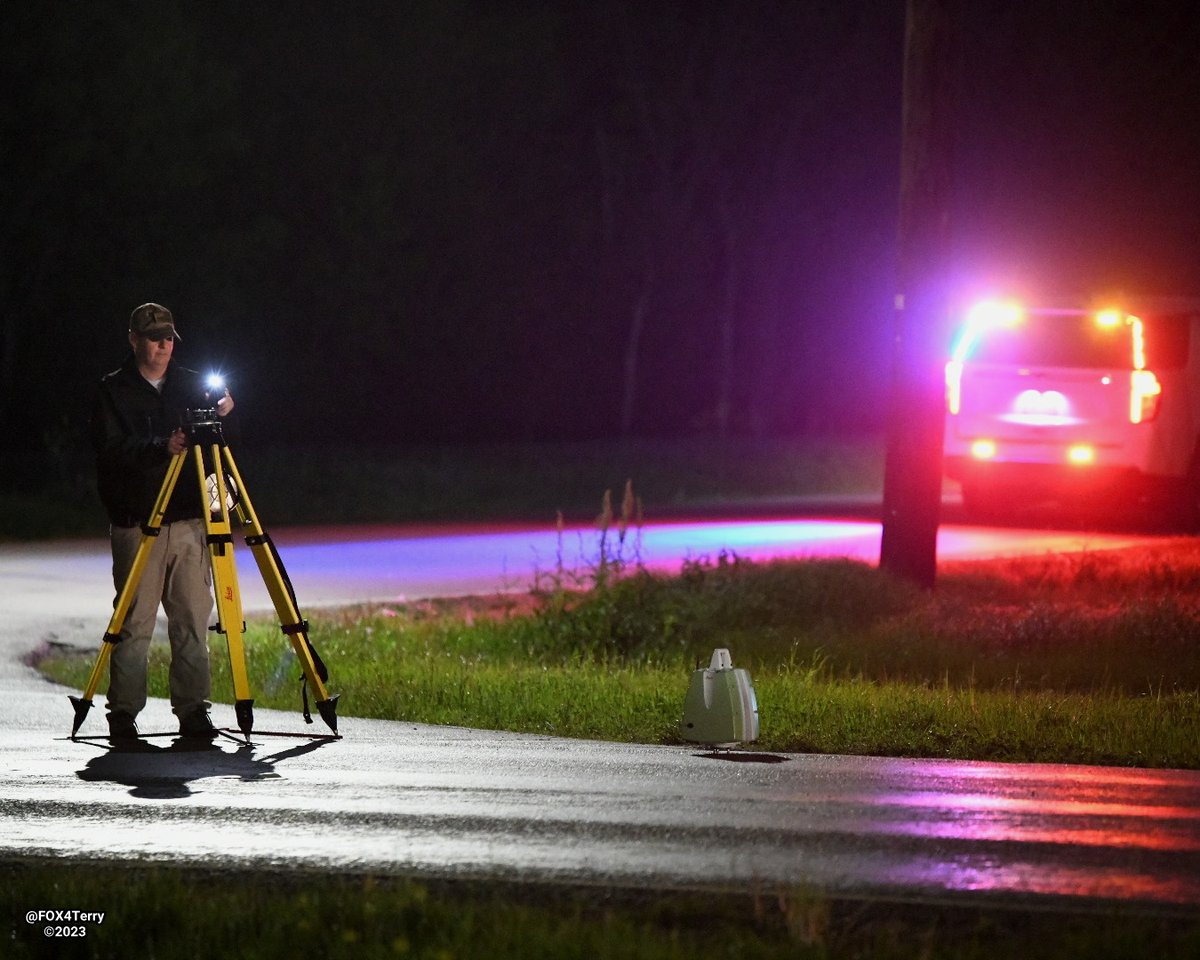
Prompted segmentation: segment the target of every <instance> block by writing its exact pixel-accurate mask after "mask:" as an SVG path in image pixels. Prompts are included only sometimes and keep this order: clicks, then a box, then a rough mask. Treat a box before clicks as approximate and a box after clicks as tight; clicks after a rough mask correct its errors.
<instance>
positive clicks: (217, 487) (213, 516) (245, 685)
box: [69, 407, 340, 741]
mask: <svg viewBox="0 0 1200 960" xmlns="http://www.w3.org/2000/svg"><path fill="white" fill-rule="evenodd" d="M184 420H185V424H184V430H185V432H186V433H187V439H188V446H187V447H186V448H185V449H184V450H182V451H181V452H180V453H178V454H175V455H174V456H173V457H172V458H171V460H170V462H169V463H168V465H167V473H166V476H165V477H164V478H163V482H162V487H161V488H160V489H159V491H158V498H157V499H156V500H155V502H154V508H153V510H152V511H151V513H150V519H149V520H148V521H147V522H146V523H145V524H143V525H142V539H141V543H140V544H139V545H138V549H137V553H136V554H135V555H134V560H133V566H132V568H131V569H130V571H129V576H128V577H126V578H125V584H124V586H123V587H122V588H121V591H120V593H119V594H118V595H117V600H116V603H115V604H114V607H113V615H112V619H111V620H109V622H108V629H107V630H105V632H104V642H103V643H102V644H101V646H100V653H99V655H98V656H97V657H96V663H95V666H93V667H92V673H91V676H90V677H89V678H88V682H87V688H86V689H85V690H84V692H83V696H82V697H69V699H70V701H71V703H72V704H73V705H74V707H75V725H74V726H73V727H72V728H71V736H72V737H74V736H75V735H76V734H77V733H78V732H79V728H80V727H81V726H82V725H83V721H84V719H85V718H86V717H87V715H88V711H89V710H91V708H92V697H93V696H94V695H95V693H96V687H97V686H98V685H99V683H100V678H101V677H102V676H103V674H104V672H105V669H106V667H107V666H108V661H109V658H110V657H111V656H112V648H113V645H114V644H117V643H119V642H120V641H121V636H120V634H121V628H122V626H124V624H125V617H126V615H127V614H128V613H129V608H130V605H131V604H132V602H133V597H134V595H135V593H136V592H137V586H138V583H139V581H140V580H141V577H142V573H143V572H144V571H145V568H146V561H147V560H148V559H149V556H150V551H151V549H152V548H153V546H154V539H155V537H157V536H158V534H159V531H160V529H161V527H162V521H163V517H164V515H165V514H166V512H167V505H168V504H169V503H170V502H171V494H172V493H174V491H175V486H176V484H177V483H178V481H179V477H180V475H181V474H182V473H183V470H184V461H185V460H187V459H188V458H189V456H190V457H191V459H192V462H193V464H194V465H195V468H196V479H197V481H198V482H199V484H200V501H201V504H202V512H203V514H204V525H205V530H206V533H207V538H206V539H207V544H208V555H209V563H210V565H211V567H212V576H213V592H214V594H215V598H216V610H217V623H216V626H213V627H210V628H209V629H210V630H213V631H215V632H217V633H223V634H224V635H225V640H226V644H227V645H228V648H229V667H230V673H231V675H232V678H233V693H234V705H233V709H234V713H235V715H236V717H237V724H238V727H239V729H241V731H242V733H243V735H244V736H245V737H246V739H247V741H249V739H250V731H251V729H252V728H253V726H254V701H253V699H251V697H250V681H249V679H248V678H247V675H246V650H245V645H244V643H243V641H242V635H243V633H244V632H245V630H246V622H245V619H244V617H243V615H242V600H241V594H240V593H239V591H238V580H237V567H236V565H235V563H234V556H233V532H232V526H231V523H230V515H231V512H232V513H233V514H236V516H237V519H238V521H239V523H240V524H241V525H242V526H243V527H246V528H248V530H249V533H248V534H247V535H246V537H245V542H246V545H247V546H248V547H249V548H250V551H251V553H253V555H254V560H255V562H256V563H257V564H258V569H259V572H260V573H261V574H262V578H263V583H264V584H265V585H266V588H267V592H268V593H269V594H270V595H271V602H272V603H273V604H274V606H275V612H276V613H277V614H278V616H279V622H280V625H281V629H282V630H283V633H284V634H285V635H286V636H287V637H288V639H289V640H291V643H292V648H293V649H294V650H295V651H296V657H297V659H298V660H299V661H300V668H301V670H302V672H303V676H302V677H301V681H300V683H301V696H302V699H303V705H304V709H303V714H304V720H305V722H306V723H312V722H313V721H312V716H311V714H310V713H309V710H308V687H309V686H311V687H312V690H313V694H314V697H315V699H316V706H317V710H318V712H319V713H320V714H321V719H322V720H324V721H325V723H326V724H327V725H328V727H329V729H330V730H332V731H333V734H334V736H340V734H338V732H337V701H338V698H337V697H336V696H335V697H331V696H329V693H328V691H327V690H326V689H325V681H326V680H328V679H329V672H328V670H327V669H326V668H325V664H324V663H323V662H322V661H321V658H320V656H319V655H318V654H317V651H316V649H315V648H314V647H313V645H312V643H311V642H310V641H309V639H308V621H307V620H304V619H302V618H301V616H300V611H299V609H298V605H297V603H296V595H295V592H294V591H293V589H292V584H291V581H290V580H289V579H288V576H287V573H286V572H285V570H284V568H283V561H282V560H281V559H280V557H279V552H278V551H277V550H276V549H275V544H274V543H273V542H272V541H271V538H270V537H269V536H267V534H266V533H265V532H264V531H263V528H262V525H261V524H260V523H259V522H258V517H257V515H256V514H255V513H254V508H253V506H252V505H251V503H250V496H249V494H248V493H247V492H246V485H245V484H244V483H243V482H242V477H241V475H240V474H239V473H238V469H237V464H236V463H234V459H233V453H232V452H231V451H230V449H229V446H228V445H227V444H226V442H225V436H224V433H223V432H222V429H221V422H220V419H219V417H218V415H217V411H216V408H215V407H206V408H202V409H189V410H187V411H185V414H184Z"/></svg>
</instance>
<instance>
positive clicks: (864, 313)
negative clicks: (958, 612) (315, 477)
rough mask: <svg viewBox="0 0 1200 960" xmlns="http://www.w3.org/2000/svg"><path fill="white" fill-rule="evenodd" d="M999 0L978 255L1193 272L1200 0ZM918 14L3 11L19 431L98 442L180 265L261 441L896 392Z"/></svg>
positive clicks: (996, 264)
mask: <svg viewBox="0 0 1200 960" xmlns="http://www.w3.org/2000/svg"><path fill="white" fill-rule="evenodd" d="M1153 6H1154V5H1153V4H1151V5H1150V7H1153ZM968 7H969V8H970V11H969V12H970V19H969V22H964V30H963V34H964V36H965V38H966V40H965V44H966V49H965V50H964V52H963V57H964V62H965V64H966V68H965V70H964V80H963V83H964V90H963V101H964V103H965V107H964V116H963V118H962V134H961V138H962V149H961V152H960V156H961V157H962V158H963V160H962V163H961V167H960V169H958V170H957V171H956V177H957V180H958V189H959V194H960V201H959V203H958V205H957V206H956V218H957V221H958V222H957V223H956V228H957V229H958V231H959V234H960V236H961V237H962V245H961V250H962V270H963V273H964V275H968V274H971V273H972V272H973V271H979V272H983V273H986V274H989V275H995V276H1000V275H1003V274H1005V272H1006V271H1007V272H1008V273H1009V274H1014V275H1019V274H1021V272H1022V271H1026V272H1029V271H1030V270H1032V268H1035V267H1039V266H1044V265H1045V264H1048V263H1051V262H1054V263H1057V264H1059V266H1057V267H1055V269H1056V270H1058V271H1059V272H1060V273H1063V274H1065V273H1066V272H1068V271H1073V276H1072V280H1073V281H1078V282H1079V283H1080V284H1081V285H1082V284H1085V283H1087V282H1089V281H1090V279H1091V278H1094V277H1097V276H1103V277H1105V278H1106V282H1107V279H1108V278H1112V282H1114V283H1117V282H1119V283H1122V284H1128V285H1136V284H1145V283H1147V282H1150V283H1154V284H1159V285H1169V286H1174V287H1178V286H1179V285H1181V284H1182V283H1186V282H1187V281H1186V277H1183V278H1182V279H1181V275H1184V274H1186V273H1187V271H1188V269H1189V268H1190V263H1191V262H1193V261H1194V259H1195V252H1196V247H1197V244H1198V243H1200V239H1198V238H1197V236H1196V233H1197V231H1196V217H1195V213H1194V210H1195V209H1196V206H1195V204H1194V202H1190V201H1194V194H1195V183H1196V176H1195V175H1196V172H1197V171H1196V159H1195V158H1196V156H1198V155H1200V154H1198V153H1197V151H1196V150H1195V149H1194V147H1195V146H1196V144H1195V136H1196V130H1197V128H1198V127H1200V125H1198V124H1196V123H1195V117H1194V116H1193V115H1192V114H1193V113H1194V111H1195V109H1196V106H1195V105H1196V103H1197V102H1200V101H1198V98H1197V97H1196V96H1195V93H1196V81H1197V75H1198V71H1197V67H1196V64H1195V55H1194V50H1195V49H1197V45H1196V44H1195V43H1194V42H1188V40H1187V38H1189V37H1191V38H1194V37H1195V21H1196V16H1195V14H1192V13H1191V12H1190V8H1187V7H1184V6H1182V5H1178V4H1174V5H1169V6H1168V5H1165V4H1164V5H1163V10H1164V11H1172V12H1171V13H1170V14H1169V16H1168V14H1167V13H1163V15H1162V16H1159V15H1158V14H1157V13H1149V14H1148V13H1146V11H1147V9H1149V8H1148V7H1147V6H1146V5H1145V4H1132V3H1114V4H1104V5H1099V4H1093V3H1087V2H1084V0H1068V2H1064V3H1060V4H1055V5H1051V7H1052V9H1051V8H1050V7H1046V6H1045V5H1044V4H1037V3H1033V2H1032V0H1028V2H1026V0H1018V2H1005V3H1001V2H999V0H995V2H992V0H989V2H987V3H983V4H966V5H963V9H964V10H965V9H966V8H968ZM903 15H904V10H903V3H899V2H898V3H895V4H891V3H876V2H869V0H861V2H846V0H741V2H717V0H687V2H685V0H656V2H654V3H642V2H635V0H602V2H597V3H583V2H579V3H573V2H561V3H544V2H533V0H530V2H522V0H507V2H482V0H405V2H403V3H369V2H353V0H351V2H346V3H339V4H333V3H328V2H320V0H296V2H291V3H287V4H282V3H253V4H247V3H241V2H232V0H211V2H206V3H203V4H198V3H190V2H183V0H161V2H157V3H153V4H151V3H138V2H116V0H112V2H95V0H93V2H87V3H83V2H74V0H61V2H49V3H45V4H24V5H18V6H17V7H15V8H14V9H13V10H11V11H6V23H5V29H4V30H3V31H0V53H2V54H3V56H0V82H2V83H3V90H4V91H5V93H4V94H3V98H2V109H3V113H2V119H0V122H2V124H3V127H2V130H0V134H2V136H0V191H2V193H0V416H2V417H3V422H4V425H5V428H4V433H3V436H4V446H5V447H6V448H7V449H11V450H21V449H30V448H37V447H39V446H44V445H46V444H54V443H68V442H71V439H72V437H74V436H75V435H76V431H77V430H78V425H79V423H80V420H81V418H82V417H83V416H84V415H85V413H86V406H87V402H88V397H89V394H90V389H91V384H92V383H93V382H94V380H95V378H96V377H97V376H98V375H99V374H100V373H102V372H104V371H105V370H107V369H110V368H111V367H113V366H115V365H116V363H117V362H119V360H120V359H121V356H122V353H123V331H124V324H125V320H126V318H127V316H128V313H129V310H130V309H131V308H132V307H133V306H134V305H136V304H137V303H139V302H142V301H143V300H147V299H155V300H159V301H161V302H164V303H167V304H168V305H169V306H171V307H172V309H173V310H175V312H176V314H177V317H178V319H179V322H180V327H181V331H182V333H183V337H184V340H183V342H182V344H181V345H180V356H181V358H182V359H184V360H185V362H189V363H191V364H193V365H201V364H208V363H212V364H214V365H219V366H223V367H224V368H225V369H226V370H227V372H228V373H229V374H230V376H231V379H232V381H233V384H234V389H235V391H236V393H237V396H238V401H239V411H240V414H241V416H242V417H243V422H244V426H245V428H246V429H247V431H249V432H251V433H252V434H253V435H255V436H256V437H258V438H270V437H274V436H280V437H309V438H313V439H317V440H324V439H347V440H362V441H371V442H375V441H387V442H393V441H400V442H405V441H414V440H455V439H484V438H514V439H530V438H533V439H553V438H587V437H598V436H606V437H612V436H619V435H622V434H626V435H630V434H637V435H667V434H671V435H682V434H694V433H705V434H710V435H715V434H756V435H778V434H796V433H801V432H805V431H812V430H821V429H823V430H828V429H838V428H840V429H856V428H860V427H863V426H877V425H878V424H879V423H880V422H881V419H882V418H881V411H882V406H883V404H884V402H885V401H886V386H887V379H888V378H887V356H888V350H887V329H888V324H889V321H890V309H891V297H892V293H893V292H894V288H893V282H894V281H893V270H894V262H893V261H894V251H895V232H896V205H897V186H898V130H899V104H900V85H899V78H900V55H901V49H902V42H901V39H902V38H901V33H902V28H903ZM964 16H965V14H964ZM1170 17H1174V19H1173V20H1172V19H1170ZM1180 40H1182V42H1176V41H1180ZM1130 51H1132V53H1130ZM1134 139H1136V141H1137V144H1136V149H1135V148H1134V146H1135V145H1134V144H1132V143H1131V140H1134ZM1189 202H1190V205H1189ZM1082 219H1087V220H1088V221H1089V226H1088V227H1087V228H1082V227H1080V226H1078V225H1077V224H1078V223H1079V222H1080V221H1081V220H1082ZM1147 238H1152V239H1151V240H1147ZM1035 272H1036V271H1035Z"/></svg>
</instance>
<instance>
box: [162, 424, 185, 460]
mask: <svg viewBox="0 0 1200 960" xmlns="http://www.w3.org/2000/svg"><path fill="white" fill-rule="evenodd" d="M187 448H188V442H187V434H186V433H184V432H183V430H176V431H175V432H174V433H173V434H171V435H170V436H169V437H167V453H169V454H170V455H171V456H173V457H176V456H178V455H179V454H181V453H183V451H184V450H186V449H187Z"/></svg>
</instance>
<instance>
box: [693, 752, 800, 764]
mask: <svg viewBox="0 0 1200 960" xmlns="http://www.w3.org/2000/svg"><path fill="white" fill-rule="evenodd" d="M693 756H695V757H699V758H700V759H701V760H725V761H728V762H729V763H787V759H788V758H787V757H781V756H779V755H778V754H774V753H754V752H753V751H747V750H713V751H711V752H709V753H696V754H693Z"/></svg>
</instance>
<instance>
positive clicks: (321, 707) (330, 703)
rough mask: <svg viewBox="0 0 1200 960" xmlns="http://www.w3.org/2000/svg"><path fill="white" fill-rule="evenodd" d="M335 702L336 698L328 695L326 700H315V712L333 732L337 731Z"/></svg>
mask: <svg viewBox="0 0 1200 960" xmlns="http://www.w3.org/2000/svg"><path fill="white" fill-rule="evenodd" d="M339 696H340V694H339ZM337 702H338V698H337V697H336V696H334V697H330V698H329V699H328V700H318V701H317V712H318V713H320V714H321V719H322V720H324V721H325V725H326V726H327V727H329V729H330V730H332V731H333V732H334V733H337ZM338 736H341V734H338Z"/></svg>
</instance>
